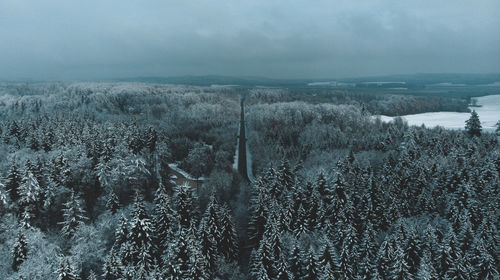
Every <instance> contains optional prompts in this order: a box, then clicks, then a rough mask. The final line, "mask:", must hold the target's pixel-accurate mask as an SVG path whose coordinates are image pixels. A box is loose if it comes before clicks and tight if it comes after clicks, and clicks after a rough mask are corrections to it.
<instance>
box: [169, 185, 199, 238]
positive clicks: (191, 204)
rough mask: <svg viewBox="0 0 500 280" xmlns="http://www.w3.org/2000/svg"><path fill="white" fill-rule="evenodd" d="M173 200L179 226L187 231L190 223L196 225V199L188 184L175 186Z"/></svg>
mask: <svg viewBox="0 0 500 280" xmlns="http://www.w3.org/2000/svg"><path fill="white" fill-rule="evenodd" d="M175 198H176V203H177V213H178V215H179V219H180V220H179V221H180V225H181V226H182V227H184V228H186V229H187V228H189V227H190V226H191V223H194V224H196V221H197V215H198V207H197V205H198V201H197V200H198V199H197V197H196V195H195V193H194V191H193V188H192V187H191V186H190V185H188V184H184V185H181V186H177V188H176V190H175Z"/></svg>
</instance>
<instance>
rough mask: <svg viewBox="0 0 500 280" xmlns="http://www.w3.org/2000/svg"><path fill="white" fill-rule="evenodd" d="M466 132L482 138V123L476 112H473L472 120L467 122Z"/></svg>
mask: <svg viewBox="0 0 500 280" xmlns="http://www.w3.org/2000/svg"><path fill="white" fill-rule="evenodd" d="M465 130H466V131H467V133H469V135H470V136H481V121H479V115H478V114H477V113H476V111H475V110H472V112H471V114H470V118H469V119H468V120H467V121H465Z"/></svg>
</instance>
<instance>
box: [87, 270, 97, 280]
mask: <svg viewBox="0 0 500 280" xmlns="http://www.w3.org/2000/svg"><path fill="white" fill-rule="evenodd" d="M87 280H97V276H96V275H95V273H94V271H93V270H90V272H89V276H88V277H87Z"/></svg>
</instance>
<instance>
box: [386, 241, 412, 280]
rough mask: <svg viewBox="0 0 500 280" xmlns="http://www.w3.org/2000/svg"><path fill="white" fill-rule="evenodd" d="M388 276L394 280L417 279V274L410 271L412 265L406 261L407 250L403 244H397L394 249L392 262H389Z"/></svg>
mask: <svg viewBox="0 0 500 280" xmlns="http://www.w3.org/2000/svg"><path fill="white" fill-rule="evenodd" d="M387 278H388V279H394V280H411V279H415V275H413V274H412V273H411V272H410V266H409V265H408V263H407V261H406V257H405V252H404V249H403V248H401V246H397V247H396V250H395V251H394V255H393V256H392V258H391V263H390V264H389V274H388V277H387Z"/></svg>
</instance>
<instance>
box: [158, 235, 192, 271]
mask: <svg viewBox="0 0 500 280" xmlns="http://www.w3.org/2000/svg"><path fill="white" fill-rule="evenodd" d="M190 242H191V241H190V236H188V230H187V229H185V228H184V227H180V230H179V232H178V234H177V236H176V237H175V239H174V240H172V242H171V243H170V244H169V245H170V246H169V248H168V250H167V252H166V254H165V255H164V260H163V263H164V264H165V270H164V273H165V275H164V277H165V278H167V279H172V280H174V279H175V280H182V279H189V277H190V274H191V270H192V265H191V258H192V255H191V250H190Z"/></svg>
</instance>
